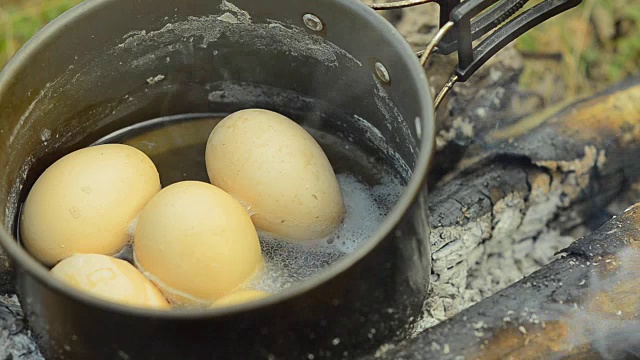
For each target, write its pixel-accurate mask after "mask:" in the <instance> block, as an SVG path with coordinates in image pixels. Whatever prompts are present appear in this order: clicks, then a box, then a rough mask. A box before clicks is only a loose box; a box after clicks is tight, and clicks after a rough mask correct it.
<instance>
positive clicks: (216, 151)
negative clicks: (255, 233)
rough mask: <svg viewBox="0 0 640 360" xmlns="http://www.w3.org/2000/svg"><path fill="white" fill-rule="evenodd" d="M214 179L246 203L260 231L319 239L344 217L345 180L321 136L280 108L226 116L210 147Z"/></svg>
mask: <svg viewBox="0 0 640 360" xmlns="http://www.w3.org/2000/svg"><path fill="white" fill-rule="evenodd" d="M206 165H207V172H208V175H209V179H210V180H211V183H212V184H214V185H215V186H217V187H219V188H220V189H222V190H224V191H226V192H228V193H229V194H231V195H232V196H233V197H235V198H236V199H238V200H239V201H240V202H241V203H242V204H243V205H245V206H246V207H247V208H248V210H249V212H250V213H251V219H252V220H253V222H254V224H255V225H256V227H257V228H258V229H259V230H262V231H265V232H268V233H272V234H274V235H276V236H278V237H280V238H284V239H289V240H296V241H304V240H318V239H322V238H325V237H327V236H329V235H330V234H331V233H333V232H334V231H335V230H336V229H337V228H338V226H339V225H340V224H341V223H342V221H343V219H344V213H345V207H344V203H343V199H342V193H341V190H340V185H339V184H338V180H337V179H336V175H335V173H334V170H333V168H332V167H331V163H330V162H329V160H328V158H327V156H326V154H325V153H324V151H323V150H322V148H321V147H320V145H319V144H318V143H317V142H316V140H315V139H314V138H313V137H312V136H311V135H310V134H309V133H308V132H307V131H306V130H305V129H304V128H302V127H301V126H300V125H298V124H297V123H295V122H294V121H292V120H291V119H289V118H287V117H285V116H283V115H280V114H278V113H275V112H272V111H268V110H262V109H248V110H241V111H238V112H235V113H233V114H231V115H229V116H227V117H226V118H225V119H224V120H222V121H221V122H220V123H219V124H218V125H217V126H216V127H215V128H214V129H213V132H212V133H211V136H210V137H209V140H208V142H207V148H206Z"/></svg>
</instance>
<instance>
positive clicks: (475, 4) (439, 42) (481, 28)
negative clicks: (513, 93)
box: [371, 0, 582, 110]
mask: <svg viewBox="0 0 640 360" xmlns="http://www.w3.org/2000/svg"><path fill="white" fill-rule="evenodd" d="M429 2H435V3H437V4H438V5H439V7H440V30H439V31H438V32H437V33H436V35H435V36H434V38H433V39H432V40H431V42H430V43H429V45H428V46H427V48H426V49H425V50H424V51H421V52H419V53H418V54H417V55H418V56H420V64H421V65H422V66H423V67H424V66H425V65H426V63H427V60H428V59H429V56H431V54H432V53H434V52H435V53H439V54H444V55H446V54H451V53H453V52H455V51H457V52H458V65H457V66H456V69H455V71H454V72H453V74H452V75H451V77H450V78H449V81H447V83H446V84H445V85H444V87H443V88H442V90H441V91H440V92H439V93H438V95H437V96H436V98H435V104H434V106H435V108H436V110H437V108H438V107H439V106H440V104H441V103H442V100H443V99H444V97H445V96H446V95H447V94H448V93H449V91H450V90H451V89H452V88H453V86H454V85H455V83H456V82H465V81H467V80H468V79H469V78H470V77H471V76H472V75H473V73H475V72H476V70H478V69H479V68H480V67H481V66H482V65H484V64H485V63H486V62H487V60H489V59H490V58H491V57H492V56H493V55H495V54H496V53H497V52H498V51H499V50H500V49H502V48H504V47H505V46H506V45H507V44H509V43H510V42H512V41H513V40H515V39H517V38H518V37H520V36H521V35H523V34H524V33H526V32H527V31H529V30H531V29H532V28H534V27H536V26H538V25H539V24H541V23H543V22H545V21H546V20H548V19H550V18H552V17H554V16H556V15H558V14H560V13H562V12H565V11H567V10H569V9H571V8H573V7H575V6H577V5H579V4H580V3H581V2H582V0H543V1H542V2H541V3H539V4H537V5H535V6H533V7H532V8H530V9H528V10H526V11H524V12H522V13H520V14H519V15H517V16H515V17H514V15H516V14H517V13H518V12H519V11H520V10H521V9H522V8H523V7H524V6H525V5H526V4H527V3H528V2H529V0H466V1H463V2H460V0H404V1H398V2H393V3H387V4H375V5H371V7H372V8H374V9H376V10H386V9H397V8H404V7H410V6H416V5H421V4H426V3H429ZM492 5H495V6H493V7H491V6H492ZM509 19H511V20H509ZM494 29H496V30H495V31H493V32H492V33H491V34H489V35H488V36H486V38H485V39H483V40H482V41H481V42H480V43H479V44H478V45H477V46H475V47H474V46H473V42H474V41H475V40H477V39H479V38H481V37H482V36H485V35H487V34H488V33H489V32H491V31H492V30H494Z"/></svg>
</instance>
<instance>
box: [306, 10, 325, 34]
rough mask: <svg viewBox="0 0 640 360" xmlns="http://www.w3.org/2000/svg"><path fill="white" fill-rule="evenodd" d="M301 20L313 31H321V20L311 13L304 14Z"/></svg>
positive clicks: (322, 27)
mask: <svg viewBox="0 0 640 360" xmlns="http://www.w3.org/2000/svg"><path fill="white" fill-rule="evenodd" d="M302 21H304V24H305V25H306V26H307V27H308V28H309V29H311V30H313V31H322V30H323V29H324V25H323V24H322V20H320V18H319V17H317V16H315V15H313V14H304V16H303V17H302Z"/></svg>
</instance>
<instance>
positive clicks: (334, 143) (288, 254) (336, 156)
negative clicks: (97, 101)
mask: <svg viewBox="0 0 640 360" xmlns="http://www.w3.org/2000/svg"><path fill="white" fill-rule="evenodd" d="M222 118H223V116H221V115H214V114H195V115H183V116H174V117H167V118H160V119H155V120H151V121H147V122H144V123H140V124H136V125H134V126H132V127H129V128H125V129H122V130H120V131H118V132H116V133H113V134H111V135H109V136H107V137H104V138H102V139H101V140H99V141H98V142H97V143H96V144H105V143H122V144H127V145H130V146H133V147H135V148H137V149H139V150H141V151H143V152H144V153H146V154H147V155H148V156H149V157H150V158H151V159H152V160H153V162H154V163H155V165H156V167H157V168H158V172H159V173H160V180H161V182H162V186H163V187H166V186H168V185H171V184H173V183H176V182H179V181H185V180H196V181H204V182H209V178H208V176H207V170H206V165H205V149H206V143H207V140H208V137H209V134H210V133H211V131H212V130H213V128H214V127H215V126H216V124H217V123H218V122H219V121H220V120H221V119H222ZM307 131H308V132H309V133H310V134H311V135H312V136H313V137H314V138H315V139H316V141H317V142H318V143H319V144H320V145H321V146H322V148H323V150H324V151H325V153H326V154H327V157H328V158H329V161H330V162H331V164H332V166H333V168H334V171H335V173H336V175H337V177H338V181H339V183H340V187H341V189H342V194H343V197H344V203H345V208H346V214H345V220H344V222H343V224H342V225H341V227H340V228H339V229H338V230H337V231H336V232H335V233H334V234H333V235H332V236H330V237H329V238H327V239H324V240H322V241H321V242H318V241H313V242H303V243H291V242H287V241H283V240H280V239H277V238H273V237H272V236H269V235H267V234H259V235H260V242H261V245H262V251H263V254H264V257H265V260H266V265H265V270H264V271H263V273H262V274H261V276H259V277H257V278H256V279H255V281H254V283H253V284H251V285H252V287H254V288H258V289H262V290H265V291H268V292H271V293H274V292H278V291H281V290H283V289H285V288H287V287H289V286H291V285H293V284H296V283H299V282H301V281H303V280H305V279H308V278H309V277H311V276H313V275H315V274H317V273H318V272H319V271H321V270H322V269H325V268H326V267H328V266H330V265H331V264H333V263H335V262H336V261H337V260H339V259H341V258H342V257H344V256H345V255H347V254H349V253H352V252H353V251H355V250H356V249H358V247H359V246H360V245H361V244H363V243H364V242H366V241H367V239H369V238H370V237H371V236H372V235H373V233H374V232H375V231H376V229H377V227H378V226H379V225H380V224H381V223H382V221H383V219H384V217H385V216H386V215H387V214H388V213H389V212H390V210H391V209H392V207H393V206H394V205H395V204H396V202H397V200H398V199H399V197H400V195H401V192H402V190H403V188H404V186H403V182H402V181H401V179H400V177H399V176H398V175H397V172H396V171H395V170H394V169H392V167H390V166H389V165H388V163H389V162H388V161H385V160H384V156H382V155H381V154H382V149H381V150H380V153H378V152H377V151H375V150H372V148H371V147H369V151H368V152H367V151H365V150H363V147H360V146H357V145H356V144H354V142H357V141H358V140H357V136H356V137H355V138H354V136H353V134H349V136H340V135H339V134H329V133H326V132H322V131H318V130H314V129H312V128H307ZM343 138H349V139H350V140H355V141H352V142H348V141H347V140H344V139H343ZM386 151H388V149H386ZM129 251H130V249H129ZM120 257H122V258H125V259H128V260H131V254H130V253H129V254H127V253H126V252H124V253H123V254H121V255H120Z"/></svg>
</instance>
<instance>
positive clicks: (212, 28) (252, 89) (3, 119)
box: [0, 0, 434, 359]
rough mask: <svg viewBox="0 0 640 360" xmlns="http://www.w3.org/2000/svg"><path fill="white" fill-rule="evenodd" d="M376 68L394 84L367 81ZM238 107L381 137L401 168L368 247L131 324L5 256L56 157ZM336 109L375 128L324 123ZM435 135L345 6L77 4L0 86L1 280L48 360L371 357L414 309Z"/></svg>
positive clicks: (382, 32) (120, 313) (406, 78)
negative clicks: (291, 283)
mask: <svg viewBox="0 0 640 360" xmlns="http://www.w3.org/2000/svg"><path fill="white" fill-rule="evenodd" d="M307 13H312V14H314V15H316V16H317V17H318V18H320V19H321V20H322V22H323V24H322V29H321V30H320V29H318V28H316V30H319V31H314V30H311V29H310V28H309V27H307V26H305V24H304V22H303V16H304V15H305V14H307ZM316 25H317V24H316ZM376 62H380V63H381V64H384V66H385V67H386V69H387V70H388V73H389V76H390V82H383V81H381V80H380V79H379V78H377V77H376V75H375V63H376ZM297 95H302V96H303V97H306V98H313V99H316V100H315V101H308V100H303V98H299V97H297ZM247 107H263V108H268V109H271V110H274V111H279V112H282V113H284V114H294V113H297V114H300V113H303V114H305V115H304V116H302V117H298V118H297V120H299V121H300V122H302V123H305V124H306V125H309V126H313V127H318V128H323V129H325V130H331V131H334V132H342V133H353V134H355V135H356V137H357V138H360V139H365V140H364V141H365V142H366V141H371V142H372V143H374V142H375V140H376V138H377V139H378V140H380V139H384V140H386V142H387V143H388V145H390V147H391V148H392V149H393V150H394V151H395V152H396V153H397V154H399V156H400V157H401V158H402V159H403V160H404V162H405V163H406V164H407V165H408V167H409V168H410V169H411V171H409V172H407V173H405V174H404V175H405V177H406V179H405V180H406V181H407V188H406V190H405V192H404V194H403V196H402V198H401V200H400V202H399V204H398V205H397V206H396V207H395V208H394V210H393V211H392V213H391V214H390V215H389V216H388V217H387V219H386V220H385V222H384V223H383V224H382V225H381V227H380V229H379V230H378V231H377V232H376V235H375V236H374V238H373V239H371V241H369V242H368V243H367V244H366V245H365V246H363V248H361V249H360V250H358V251H357V252H356V253H354V254H352V255H351V256H349V257H347V258H345V259H343V260H341V261H340V262H339V263H337V264H335V265H334V266H333V267H332V268H330V269H329V270H327V271H325V272H324V273H322V274H321V275H319V276H318V277H316V278H314V279H311V280H309V281H308V282H305V283H304V284H302V285H300V286H296V287H295V288H292V289H289V290H287V291H285V292H284V293H282V294H279V295H277V296H273V297H271V298H269V299H266V300H262V301H260V302H257V303H255V304H249V305H240V306H236V307H232V308H229V309H222V310H208V311H205V310H189V311H180V312H157V311H151V310H139V309H132V308H125V307H122V306H119V305H115V304H111V303H106V302H102V301H100V300H97V299H94V298H91V297H88V296H86V295H84V294H81V293H78V292H76V291H74V290H70V289H69V288H67V287H65V286H63V284H62V283H60V282H59V281H57V280H54V279H52V278H49V277H48V274H47V269H45V268H44V267H43V266H41V265H39V264H38V263H36V262H35V260H33V259H32V258H31V257H29V256H28V254H27V253H26V252H25V251H24V250H23V249H22V248H20V247H19V245H18V243H17V242H16V240H15V238H16V222H17V214H18V211H19V204H20V202H21V201H22V200H24V197H25V196H26V193H27V191H28V189H29V187H30V186H31V185H32V184H33V182H34V181H35V180H36V178H37V177H38V175H39V174H40V173H41V172H42V171H43V170H44V169H45V168H46V167H47V166H49V165H50V164H52V163H53V162H54V161H55V160H57V159H58V158H60V157H61V156H63V155H64V154H67V153H69V152H71V151H73V150H76V149H78V148H81V147H84V146H88V145H89V144H91V143H92V142H94V141H96V140H97V139H99V138H100V137H102V136H104V135H106V134H109V133H111V132H113V131H115V130H117V129H120V128H123V127H125V126H130V125H132V124H136V123H139V122H142V121H145V120H148V119H152V118H157V117H161V116H168V115H175V114H183V113H207V112H217V113H220V112H231V111H235V110H239V109H242V108H247ZM336 109H339V110H336ZM337 112H341V114H340V118H341V119H344V118H345V117H344V114H347V115H349V116H348V118H354V116H355V115H357V116H358V117H360V118H362V119H367V121H369V122H370V123H371V125H373V126H374V127H375V128H376V129H377V131H370V130H366V129H363V128H362V127H358V126H355V125H354V124H352V123H349V122H348V121H340V122H337V121H332V119H335V118H338V115H337ZM334 115H335V116H334ZM433 126H434V125H433V117H432V103H431V99H430V94H429V91H428V84H427V82H426V78H425V76H424V73H423V71H422V69H421V68H420V66H419V64H418V61H417V59H416V58H415V57H414V56H413V54H412V52H411V49H410V48H409V46H408V45H407V44H406V42H405V41H404V39H402V38H401V36H400V35H399V34H398V33H397V32H396V31H395V29H393V27H392V26H391V25H389V24H388V23H386V22H385V20H384V19H383V18H382V17H380V16H378V15H377V14H376V13H375V12H374V11H372V10H370V9H369V8H367V7H366V6H364V5H363V4H361V3H359V2H357V1H349V0H344V1H338V0H324V1H300V0H274V1H268V2H259V1H251V0H239V1H234V2H233V4H231V3H227V2H224V1H223V2H222V3H221V2H220V1H210V0H193V1H188V2H186V1H180V0H165V1H157V0H136V1H130V0H93V1H87V2H86V3H83V4H81V5H79V6H77V7H76V8H74V9H72V10H71V11H70V12H68V13H66V14H65V15H63V16H62V17H60V18H59V19H57V20H55V21H54V22H53V23H51V24H50V25H48V26H47V27H46V28H45V29H44V30H43V31H41V32H40V33H39V34H38V35H37V36H36V37H35V38H34V39H32V40H31V41H30V42H29V43H28V44H27V45H25V47H24V48H23V49H22V50H21V51H20V52H19V53H18V54H17V55H16V56H15V57H14V59H13V60H12V61H11V62H10V63H9V64H8V65H7V66H6V67H5V69H4V70H3V72H2V73H1V75H0V168H2V169H3V171H2V172H1V173H0V204H1V206H2V208H3V210H4V211H1V212H0V220H1V223H2V225H3V227H2V229H1V230H0V244H2V246H3V248H5V250H6V251H5V252H6V254H7V255H8V256H7V258H9V259H11V262H12V264H13V268H15V273H14V274H11V275H10V271H9V270H8V268H7V267H6V266H5V265H1V266H0V270H1V272H0V274H1V275H0V278H2V279H3V286H6V285H8V281H9V280H8V279H12V278H13V277H14V276H13V275H15V284H16V285H17V286H16V290H17V292H18V294H19V297H20V299H21V302H22V304H23V307H24V310H25V313H26V314H27V317H28V320H29V323H30V326H31V327H32V329H33V333H34V336H35V337H36V339H37V341H38V343H39V345H40V347H41V349H42V351H43V354H44V355H45V356H46V357H47V358H50V359H56V358H65V359H114V358H116V359H117V358H122V359H212V358H215V359H224V358H239V359H253V358H256V359H265V358H277V359H280V358H282V359H289V358H290V359H301V358H307V357H308V358H315V359H320V358H354V357H357V356H358V355H362V354H365V353H370V352H372V351H375V349H377V348H378V347H379V346H380V345H382V344H384V343H388V342H394V341H397V340H399V339H402V338H403V337H405V336H406V335H407V334H408V333H409V332H410V331H411V328H412V325H413V323H414V322H415V321H416V320H417V319H418V317H419V316H420V315H421V312H422V305H423V302H424V299H425V297H426V293H427V288H428V282H429V273H430V253H429V245H428V226H427V220H426V219H427V217H426V214H425V211H426V209H425V206H424V197H425V196H426V192H425V190H424V187H423V184H422V179H423V178H424V176H425V173H426V170H427V165H428V161H429V159H430V155H431V149H432V143H433V134H434V129H433ZM378 131H379V132H378ZM401 170H402V169H400V171H401ZM0 257H2V258H4V255H0ZM12 281H13V280H12Z"/></svg>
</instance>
